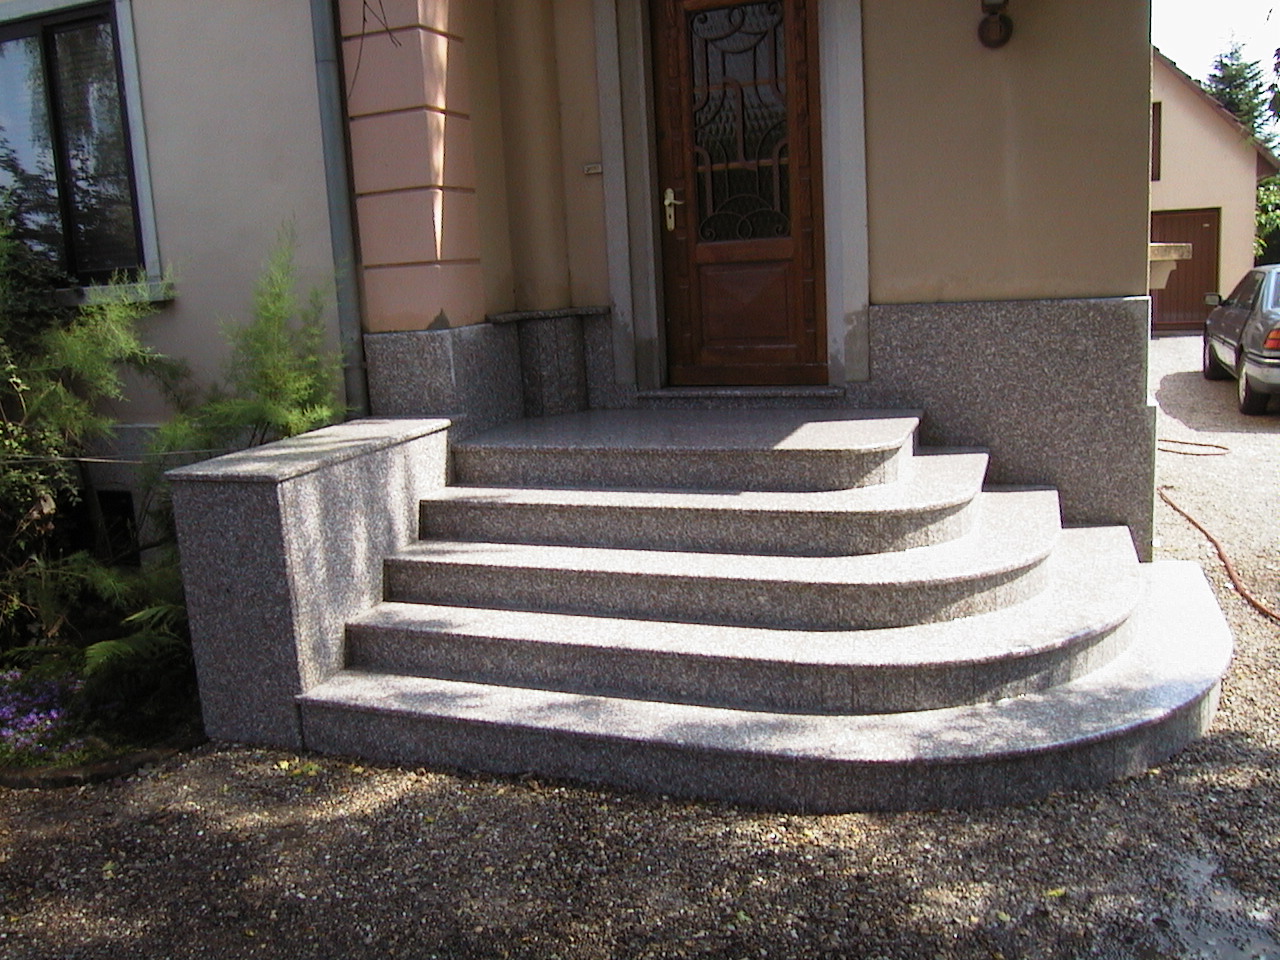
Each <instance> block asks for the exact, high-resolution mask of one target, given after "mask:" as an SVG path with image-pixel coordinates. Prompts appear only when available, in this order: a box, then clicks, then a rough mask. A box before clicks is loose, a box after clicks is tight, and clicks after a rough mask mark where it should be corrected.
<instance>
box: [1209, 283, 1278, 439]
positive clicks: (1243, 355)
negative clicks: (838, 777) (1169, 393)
mask: <svg viewBox="0 0 1280 960" xmlns="http://www.w3.org/2000/svg"><path fill="white" fill-rule="evenodd" d="M1204 302H1205V303H1206V304H1208V305H1209V306H1211V307H1215V308H1216V309H1215V310H1214V311H1213V312H1212V313H1211V314H1209V317H1208V319H1206V320H1205V322H1204V376H1205V379H1206V380H1226V379H1228V378H1230V377H1235V378H1236V395H1237V397H1238V399H1239V404H1240V412H1241V413H1249V414H1257V413H1266V410H1267V402H1268V401H1269V400H1270V399H1271V397H1272V396H1273V395H1280V264H1272V265H1270V266H1265V267H1254V268H1253V269H1252V270H1250V271H1249V272H1248V273H1246V274H1245V275H1244V279H1242V280H1241V281H1240V282H1239V283H1238V284H1236V288H1235V289H1234V290H1232V291H1231V293H1230V295H1229V296H1227V297H1226V298H1225V299H1224V298H1222V297H1220V296H1219V295H1218V294H1216V293H1210V294H1208V295H1207V296H1206V297H1205V298H1204Z"/></svg>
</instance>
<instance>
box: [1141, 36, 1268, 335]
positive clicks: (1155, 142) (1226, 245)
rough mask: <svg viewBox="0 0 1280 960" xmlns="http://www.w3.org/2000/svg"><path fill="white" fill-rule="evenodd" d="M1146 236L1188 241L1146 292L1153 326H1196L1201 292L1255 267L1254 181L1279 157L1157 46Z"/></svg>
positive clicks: (1203, 309) (1201, 312) (1216, 289)
mask: <svg viewBox="0 0 1280 960" xmlns="http://www.w3.org/2000/svg"><path fill="white" fill-rule="evenodd" d="M1151 110H1152V113H1151V116H1152V165H1151V239H1152V240H1153V241H1156V242H1164V243H1190V244H1192V251H1191V260H1189V261H1187V262H1184V263H1181V264H1179V266H1178V268H1177V269H1176V270H1174V272H1173V274H1172V275H1171V276H1170V278H1169V282H1168V284H1167V286H1166V287H1165V288H1164V289H1163V290H1157V291H1154V292H1153V294H1152V321H1153V326H1154V327H1155V329H1156V330H1179V329H1184V330H1198V329H1200V327H1201V326H1202V325H1203V323H1204V319H1205V317H1206V316H1208V314H1209V310H1210V309H1211V308H1210V307H1207V306H1205V302H1204V295H1205V294H1206V293H1221V292H1222V291H1224V290H1230V289H1231V288H1232V287H1234V286H1235V283H1236V281H1237V280H1239V279H1240V278H1241V277H1242V276H1244V274H1245V272H1246V271H1247V270H1248V269H1249V268H1250V267H1252V266H1253V260H1254V248H1253V238H1254V230H1255V226H1254V211H1255V204H1256V195H1257V186H1258V181H1259V180H1261V179H1263V178H1265V177H1269V176H1272V175H1274V174H1275V173H1276V172H1277V171H1278V170H1280V163H1278V162H1277V160H1276V157H1275V155H1274V154H1272V153H1271V151H1269V150H1267V149H1266V147H1264V146H1262V144H1260V143H1258V141H1256V140H1254V139H1253V137H1251V136H1250V135H1249V133H1248V131H1247V130H1245V129H1244V127H1242V126H1241V125H1240V123H1239V122H1238V121H1237V120H1236V119H1235V117H1233V116H1232V115H1231V114H1230V113H1229V112H1228V111H1227V110H1225V109H1223V107H1222V105H1221V104H1219V103H1218V102H1217V101H1216V100H1214V99H1213V98H1212V97H1211V96H1209V95H1208V94H1207V93H1206V92H1205V91H1204V89H1203V88H1202V87H1201V86H1200V84H1198V83H1196V82H1195V80H1193V79H1192V78H1191V77H1189V76H1187V75H1186V74H1185V73H1183V72H1182V71H1181V70H1179V69H1178V67H1177V64H1175V63H1174V62H1173V61H1171V60H1170V59H1169V58H1168V57H1166V56H1164V54H1162V53H1161V52H1160V51H1159V50H1155V51H1153V53H1152V57H1151Z"/></svg>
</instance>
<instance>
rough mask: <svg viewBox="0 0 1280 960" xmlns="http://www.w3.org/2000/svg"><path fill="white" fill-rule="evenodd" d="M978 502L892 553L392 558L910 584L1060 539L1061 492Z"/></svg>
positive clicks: (997, 568)
mask: <svg viewBox="0 0 1280 960" xmlns="http://www.w3.org/2000/svg"><path fill="white" fill-rule="evenodd" d="M976 506H977V507H978V513H977V518H976V522H975V524H974V528H973V530H971V531H970V532H969V533H967V534H966V535H965V536H963V537H959V538H957V539H955V540H951V541H948V542H945V543H939V544H930V545H928V546H922V547H912V548H910V549H907V550H901V551H897V552H893V553H882V554H859V555H851V556H836V557H831V556H823V557H808V556H802V557H794V556H772V555H769V556H765V555H746V554H727V553H697V552H686V551H668V550H628V549H622V548H610V547H581V546H554V545H553V546H548V545H541V544H521V543H488V542H483V541H465V540H429V541H422V542H419V543H415V544H411V545H409V546H408V547H406V548H404V549H402V550H400V551H398V552H396V553H395V554H393V555H391V556H389V557H388V558H387V561H386V562H387V564H388V565H420V566H423V567H429V566H431V565H435V564H464V565H467V566H478V567H488V568H493V569H504V568H505V569H515V568H523V569H540V570H548V569H549V570H590V571H593V572H600V573H611V574H618V575H624V576H625V575H649V576H666V577H680V578H686V579H691V578H706V579H709V580H721V581H723V580H740V581H752V580H754V581H760V582H765V581H767V582H772V583H807V584H819V585H823V584H849V585H856V584H865V585H880V584H884V585H906V584H910V583H915V582H922V581H927V582H933V583H937V582H949V581H957V582H958V581H965V580H970V579H975V578H977V577H981V576H987V575H991V574H995V573H1000V572H1003V571H1011V570H1016V569H1020V568H1024V567H1026V566H1027V565H1028V564H1034V563H1036V562H1038V561H1039V560H1041V559H1043V558H1044V557H1045V556H1047V555H1048V553H1049V552H1050V550H1051V549H1052V547H1053V545H1054V543H1055V542H1056V540H1057V534H1058V532H1059V512H1058V497H1057V493H1056V491H1053V490H1041V489H1034V490H1000V491H988V492H984V493H982V494H980V495H979V497H978V499H977V504H976ZM389 599H394V598H389Z"/></svg>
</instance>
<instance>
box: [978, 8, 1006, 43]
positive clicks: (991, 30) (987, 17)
mask: <svg viewBox="0 0 1280 960" xmlns="http://www.w3.org/2000/svg"><path fill="white" fill-rule="evenodd" d="M1007 6H1009V0H982V19H981V20H980V21H979V22H978V39H979V40H981V41H982V45H983V46H984V47H990V48H991V49H992V50H994V49H996V48H997V47H1003V46H1004V45H1005V44H1006V43H1008V42H1009V38H1010V37H1012V36H1013V21H1012V20H1010V19H1009V15H1008V14H1007V13H1005V12H1004V9H1005V7H1007Z"/></svg>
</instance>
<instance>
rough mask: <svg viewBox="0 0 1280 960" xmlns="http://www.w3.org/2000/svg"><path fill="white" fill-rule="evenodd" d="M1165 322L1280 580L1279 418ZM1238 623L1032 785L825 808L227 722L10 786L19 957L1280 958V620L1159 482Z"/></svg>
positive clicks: (1198, 481)
mask: <svg viewBox="0 0 1280 960" xmlns="http://www.w3.org/2000/svg"><path fill="white" fill-rule="evenodd" d="M1198 363H1199V341H1198V339H1194V338H1185V337H1183V338H1170V339H1163V340H1158V341H1156V342H1155V343H1154V344H1153V347H1152V381H1151V382H1152V389H1153V391H1154V392H1155V394H1156V397H1157V398H1158V399H1159V401H1160V404H1161V408H1162V412H1161V415H1160V428H1159V434H1160V436H1161V437H1167V438H1171V439H1183V440H1196V441H1200V442H1213V443H1222V444H1225V445H1227V446H1228V447H1229V448H1230V453H1229V454H1227V455H1226V456H1219V457H1192V456H1179V455H1174V454H1169V453H1161V454H1160V456H1159V483H1160V484H1162V485H1167V486H1168V487H1169V488H1170V490H1171V493H1172V495H1173V496H1174V497H1175V498H1176V499H1177V500H1178V501H1179V502H1180V503H1181V504H1182V505H1183V506H1185V507H1187V508H1188V509H1190V510H1191V511H1192V512H1193V513H1195V514H1196V515H1197V516H1198V517H1200V518H1201V519H1202V521H1204V522H1205V523H1206V524H1207V525H1208V526H1209V527H1210V528H1211V529H1212V530H1213V531H1214V533H1215V534H1216V535H1217V536H1218V537H1219V538H1220V539H1221V540H1222V541H1223V543H1224V544H1225V545H1226V547H1227V549H1228V551H1229V553H1230V554H1231V556H1232V558H1233V560H1234V561H1235V563H1236V565H1237V568H1238V570H1239V572H1240V574H1241V575H1242V577H1243V578H1244V580H1245V581H1246V583H1248V584H1250V585H1251V587H1252V588H1253V589H1254V590H1255V592H1257V593H1258V594H1259V595H1260V596H1261V597H1262V598H1263V599H1264V600H1265V601H1267V602H1270V603H1272V604H1277V603H1280V554H1278V552H1277V550H1276V545H1277V542H1280V483H1277V477H1278V476H1280V416H1277V415H1276V414H1272V415H1270V416H1267V417H1261V418H1246V417H1242V416H1240V415H1239V414H1237V413H1236V412H1235V407H1234V398H1233V387H1232V384H1231V383H1207V382H1205V381H1203V380H1202V379H1201V377H1200V375H1199V372H1198ZM1156 509H1157V512H1156V517H1157V531H1158V537H1159V544H1158V547H1157V555H1158V556H1162V557H1182V558H1191V559H1195V560H1198V561H1200V562H1201V563H1202V564H1203V565H1204V567H1205V569H1206V570H1207V572H1208V574H1209V577H1210V579H1211V580H1212V582H1213V585H1214V587H1215V589H1216V590H1217V592H1218V596H1219V598H1220V600H1221V603H1222V605H1223V608H1224V609H1225V610H1226V612H1227V615H1228V617H1229V618H1230V620H1231V623H1232V626H1233V628H1234V631H1235V635H1236V641H1237V653H1236V660H1235V664H1234V666H1233V668H1232V670H1231V673H1230V675H1229V676H1228V678H1227V680H1226V683H1225V685H1224V691H1223V698H1222V707H1221V711H1220V713H1219V715H1218V718H1217V721H1216V723H1215V724H1214V727H1213V730H1212V732H1211V733H1210V735H1209V736H1208V737H1206V738H1205V739H1204V740H1202V741H1200V742H1198V743H1196V744H1194V745H1193V746H1191V747H1190V748H1189V749H1188V750H1186V751H1185V752H1184V753H1182V754H1181V755H1180V756H1178V757H1177V758H1175V759H1174V760H1172V761H1170V762H1169V763H1167V764H1165V765H1164V766H1163V767H1161V768H1160V769H1158V770H1154V771H1152V772H1150V773H1149V774H1148V775H1146V776H1144V777H1140V778H1137V779H1134V780H1129V781H1126V782H1122V783H1117V784H1113V785H1111V786H1109V787H1107V788H1105V789H1101V790H1096V791H1092V792H1086V793H1077V794H1071V795H1063V796H1055V797H1051V798H1049V799H1048V800H1045V801H1043V802H1040V803H1035V804H1029V805H1026V806H1022V807H1014V808H1005V809H996V810H979V811H968V812H943V813H921V814H893V815H884V814H878V815H863V814H858V815H847V816H827V817H817V816H814V817H809V816H794V815H785V816H784V815H776V814H764V813H758V812H750V811H742V810H736V809H732V808H729V807H725V806H722V805H716V804H702V803H688V802H674V801H668V800H663V799H661V798H648V797H640V796H634V795H629V794H621V793H614V792H609V791H599V790H590V789H583V788H580V787H571V786H564V785H560V784H549V783H541V782H538V781H536V780H509V779H500V778H490V777H476V776H455V775H449V774H444V773H437V772H427V771H422V770H418V771H408V770H399V769H388V768H378V767H372V766H370V767H363V766H359V765H354V764H352V763H351V762H350V761H343V760H336V759H330V758H325V757H315V756H301V757H299V756H295V755H293V754H288V753H281V752H276V751H268V750H256V749H250V748H246V747H237V746H229V745H217V744H211V745H207V746H205V747H202V748H199V749H197V750H194V751H192V752H190V753H187V754H185V755H183V756H180V757H178V758H176V759H174V760H171V761H168V762H165V763H162V764H160V765H158V766H156V767H153V768H150V769H145V770H143V771H142V772H140V773H139V774H137V775H134V776H132V777H129V778H127V779H123V780H120V781H116V782H112V783H107V784H103V785H98V786H92V787H82V788H69V789H61V790H25V791H3V790H0V956H3V957H5V958H6V960H24V958H36V957H39V958H52V957H59V958H89V957H129V958H139V957H165V958H181V957H218V958H233V957H291V958H293V957H297V958H310V957H334V958H338V957H341V958H344V960H346V958H365V957H368V958H374V957H377V958H383V957H413V958H429V957H442V958H443V957H458V958H481V957H483V958H489V957H494V958H497V957H522V958H535V957H536V958H553V957H562V958H639V957H655V958H659V957H660V958H667V957H704V958H752V957H783V958H791V957H804V958H808V957H848V958H866V960H869V958H879V957H884V958H898V957H901V958H911V960H917V958H933V957H937V958H961V957H963V958H996V960H999V958H1006V960H1014V958H1024V957H1025V958H1057V957H1063V958H1066V957H1103V958H1112V960H1149V958H1157V957H1212V958H1215V960H1218V958H1227V960H1231V958H1246V957H1264V956H1265V957H1274V958H1280V800H1278V799H1277V790H1276V787H1277V780H1278V779H1280V772H1278V766H1277V763H1276V759H1277V749H1280V722H1278V721H1280V691H1277V686H1276V683H1275V681H1274V678H1275V677H1276V676H1280V674H1277V673H1276V668H1277V666H1278V663H1277V657H1278V652H1277V651H1278V650H1280V645H1278V643H1277V641H1280V625H1277V624H1276V623H1274V622H1270V621H1267V620H1266V619H1264V618H1263V617H1261V616H1259V615H1258V614H1257V613H1255V612H1253V611H1252V610H1250V609H1249V608H1248V607H1247V606H1246V605H1245V604H1244V603H1243V602H1242V601H1241V599H1240V598H1239V597H1238V596H1237V595H1236V594H1235V593H1234V592H1233V590H1232V589H1231V587H1230V586H1229V584H1228V582H1227V579H1226V577H1225V576H1224V575H1223V574H1222V572H1221V569H1220V566H1219V565H1218V563H1217V560H1216V558H1215V556H1214V555H1213V553H1212V551H1211V549H1210V548H1208V547H1207V545H1206V542H1205V541H1204V539H1203V538H1202V537H1201V536H1200V534H1198V533H1196V532H1195V531H1194V530H1193V529H1192V528H1191V527H1190V526H1189V525H1188V524H1187V523H1186V521H1184V520H1183V519H1181V518H1180V517H1178V516H1177V515H1176V514H1174V513H1173V512H1172V511H1171V510H1170V509H1168V508H1167V507H1166V506H1164V504H1161V503H1158V504H1157V508H1156Z"/></svg>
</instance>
